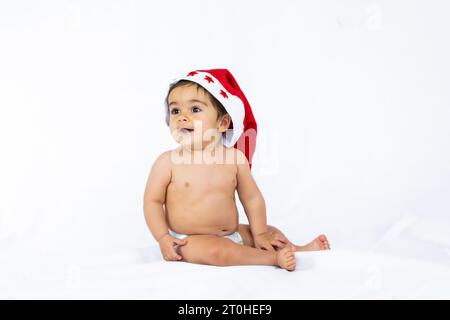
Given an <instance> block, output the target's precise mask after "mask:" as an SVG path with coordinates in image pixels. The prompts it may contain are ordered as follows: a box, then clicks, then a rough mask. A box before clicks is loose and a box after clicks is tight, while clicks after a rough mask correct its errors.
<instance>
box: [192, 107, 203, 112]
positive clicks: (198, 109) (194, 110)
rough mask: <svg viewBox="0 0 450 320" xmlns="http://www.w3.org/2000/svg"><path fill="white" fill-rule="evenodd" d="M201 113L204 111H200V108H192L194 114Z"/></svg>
mask: <svg viewBox="0 0 450 320" xmlns="http://www.w3.org/2000/svg"><path fill="white" fill-rule="evenodd" d="M200 111H202V109H200V108H199V107H192V112H195V113H197V112H200Z"/></svg>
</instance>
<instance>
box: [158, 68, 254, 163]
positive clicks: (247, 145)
mask: <svg viewBox="0 0 450 320" xmlns="http://www.w3.org/2000/svg"><path fill="white" fill-rule="evenodd" d="M180 80H189V81H192V82H195V83H197V84H199V85H201V86H202V87H203V88H205V89H206V90H207V91H208V92H209V93H210V94H212V95H213V96H214V97H215V98H216V99H217V100H218V101H219V102H220V103H221V104H222V105H223V107H224V108H225V110H226V111H227V112H228V114H229V115H230V117H231V121H232V123H231V125H230V128H229V130H227V132H226V134H225V136H224V137H223V139H222V143H223V144H224V145H225V146H227V147H229V148H231V147H234V148H236V149H238V150H240V151H242V152H243V153H244V154H245V156H246V157H247V160H248V163H249V165H250V169H251V167H252V157H253V153H254V151H255V147H256V131H257V126H256V121H255V118H254V116H253V112H252V109H251V107H250V104H249V103H248V101H247V98H246V97H245V95H244V92H242V90H241V88H239V85H238V83H237V81H236V80H235V79H234V77H233V75H232V74H231V72H230V71H229V70H227V69H210V70H194V71H191V72H189V73H187V74H186V75H184V76H181V77H178V78H175V79H174V80H173V81H172V83H171V85H173V84H175V83H177V82H178V81H180ZM166 112H167V110H166Z"/></svg>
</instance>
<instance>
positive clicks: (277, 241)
mask: <svg viewBox="0 0 450 320" xmlns="http://www.w3.org/2000/svg"><path fill="white" fill-rule="evenodd" d="M272 246H275V247H277V248H284V247H285V246H286V243H284V242H282V241H280V240H275V241H272Z"/></svg>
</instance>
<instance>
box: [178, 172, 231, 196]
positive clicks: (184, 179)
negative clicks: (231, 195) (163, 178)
mask: <svg viewBox="0 0 450 320" xmlns="http://www.w3.org/2000/svg"><path fill="white" fill-rule="evenodd" d="M236 185H237V168H236V167H235V166H233V165H224V164H219V165H180V166H176V167H174V168H173V169H172V178H171V182H170V184H169V189H171V190H172V191H183V193H185V194H186V195H187V194H188V193H189V192H191V193H192V192H193V193H196V194H202V193H205V195H206V193H211V192H214V191H219V192H234V190H235V189H236Z"/></svg>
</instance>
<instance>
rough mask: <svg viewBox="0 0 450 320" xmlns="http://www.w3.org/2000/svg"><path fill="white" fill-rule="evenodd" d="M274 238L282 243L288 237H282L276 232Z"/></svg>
mask: <svg viewBox="0 0 450 320" xmlns="http://www.w3.org/2000/svg"><path fill="white" fill-rule="evenodd" d="M275 240H278V241H281V242H283V243H288V239H286V237H283V236H282V235H281V234H277V235H276V236H275Z"/></svg>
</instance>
